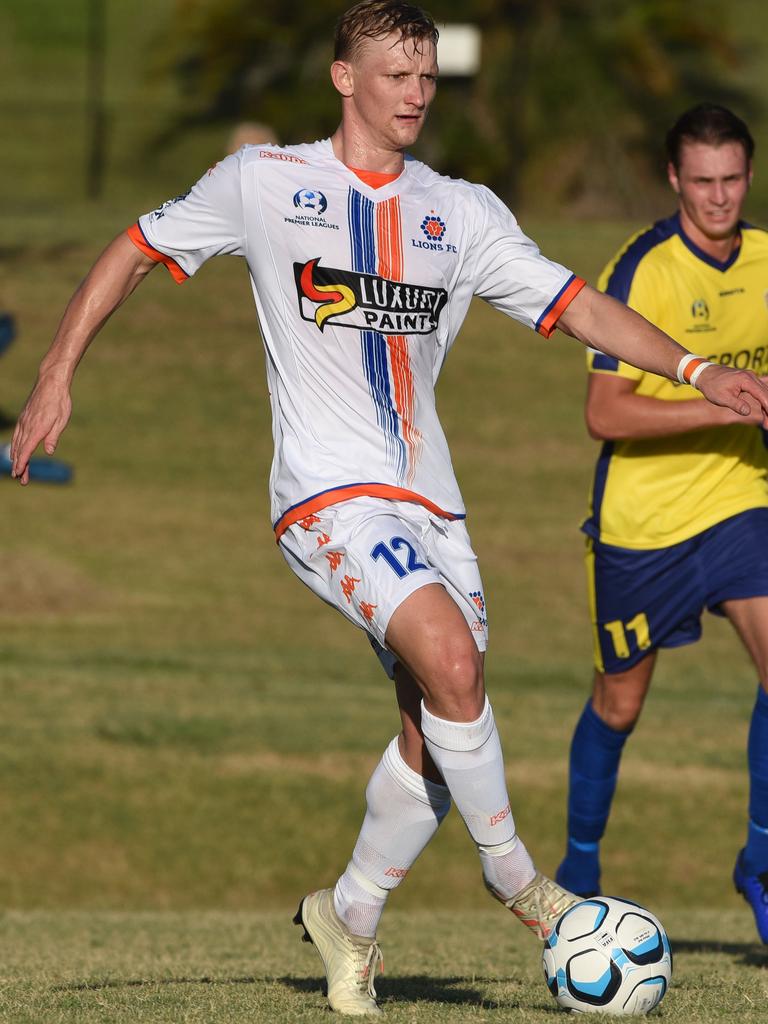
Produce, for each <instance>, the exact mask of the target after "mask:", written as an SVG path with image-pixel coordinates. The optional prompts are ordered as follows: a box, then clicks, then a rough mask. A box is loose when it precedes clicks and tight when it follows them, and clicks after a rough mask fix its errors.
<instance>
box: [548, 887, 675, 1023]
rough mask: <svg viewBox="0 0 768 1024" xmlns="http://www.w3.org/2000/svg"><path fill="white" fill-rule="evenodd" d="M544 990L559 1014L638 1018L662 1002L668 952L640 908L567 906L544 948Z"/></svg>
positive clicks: (602, 902) (594, 903)
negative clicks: (567, 1011) (545, 986)
mask: <svg viewBox="0 0 768 1024" xmlns="http://www.w3.org/2000/svg"><path fill="white" fill-rule="evenodd" d="M542 963H543V966H544V978H545V980H546V983H547V988H548V989H549V991H550V992H551V993H552V995H553V996H554V997H555V1000H556V1001H557V1002H558V1003H559V1005H560V1006H562V1007H563V1009H565V1010H574V1011H576V1012H579V1013H615V1014H624V1015H628V1016H629V1015H632V1016H640V1015H641V1014H645V1013H649V1012H650V1011H651V1010H652V1009H653V1008H654V1007H655V1006H658V1005H659V1003H660V1002H661V1000H662V999H663V998H664V993H665V992H666V991H667V986H668V985H669V982H670V979H671V977H672V952H671V950H670V948H669V940H668V939H667V933H666V932H665V931H664V928H663V927H662V925H661V922H660V921H659V920H658V919H657V918H655V917H654V916H653V914H652V913H650V911H648V910H645V908H644V907H639V906H638V905H637V904H636V903H630V902H629V900H621V899H617V898H616V897H613V896H595V897H594V898H592V899H589V900H583V901H582V902H581V903H577V904H576V905H575V906H573V907H571V908H570V909H569V910H566V912H565V913H564V914H563V915H562V916H561V917H560V918H559V919H558V921H557V924H556V925H555V927H554V928H553V930H552V931H551V932H550V935H549V938H548V939H547V941H546V942H545V943H544V953H543V956H542Z"/></svg>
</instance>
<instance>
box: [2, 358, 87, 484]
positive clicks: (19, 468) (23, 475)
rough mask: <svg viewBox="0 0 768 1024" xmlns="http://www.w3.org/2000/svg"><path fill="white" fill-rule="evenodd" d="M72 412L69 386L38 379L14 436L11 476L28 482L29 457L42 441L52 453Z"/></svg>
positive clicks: (54, 381)
mask: <svg viewBox="0 0 768 1024" xmlns="http://www.w3.org/2000/svg"><path fill="white" fill-rule="evenodd" d="M71 413H72V400H71V398H70V396H69V387H68V385H67V384H64V383H61V382H60V381H57V380H55V379H52V378H47V379H42V380H38V382H37V384H36V385H35V387H34V389H33V391H32V394H31V395H30V396H29V398H28V399H27V402H26V405H25V406H24V408H23V409H22V410H21V415H20V416H19V421H18V423H17V424H16V429H15V430H14V432H13V438H12V439H11V476H12V477H14V478H15V479H17V480H18V481H19V482H20V483H21V484H22V485H24V486H26V485H27V484H28V483H29V460H30V458H31V457H32V454H33V452H34V451H35V449H36V448H37V446H38V445H39V444H41V443H42V445H43V448H44V450H45V452H46V454H47V455H53V453H54V452H55V451H56V445H57V444H58V443H59V438H60V437H61V434H62V431H63V430H64V428H65V427H66V425H67V423H68V422H69V417H70V415H71Z"/></svg>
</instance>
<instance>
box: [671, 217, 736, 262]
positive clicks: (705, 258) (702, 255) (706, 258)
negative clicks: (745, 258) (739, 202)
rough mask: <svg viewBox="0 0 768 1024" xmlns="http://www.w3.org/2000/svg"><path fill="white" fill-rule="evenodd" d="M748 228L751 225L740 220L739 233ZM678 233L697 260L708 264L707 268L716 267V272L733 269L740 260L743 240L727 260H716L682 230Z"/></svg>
mask: <svg viewBox="0 0 768 1024" xmlns="http://www.w3.org/2000/svg"><path fill="white" fill-rule="evenodd" d="M746 227H749V225H748V224H746V223H745V222H744V221H741V220H740V221H739V231H743V230H744V228H746ZM678 233H679V235H680V238H681V239H682V242H683V245H684V246H685V247H686V249H688V251H689V252H692V253H693V255H694V256H696V258H697V259H700V260H701V261H702V263H706V264H707V266H710V267H714V268H715V270H723V271H725V270H728V268H729V267H732V266H733V264H734V263H735V262H736V260H737V259H738V258H739V253H740V252H741V239H739V245H737V246H736V247H735V248H734V250H733V252H732V253H731V255H730V256H729V257H728V259H727V260H716V259H715V257H714V256H710V255H709V254H708V253H706V252H704V250H703V249H700V248H699V247H698V245H696V243H695V242H693V241H692V240H691V239H690V238H689V237H688V235H686V233H685V232H684V231H683V229H682V228H679V232H678Z"/></svg>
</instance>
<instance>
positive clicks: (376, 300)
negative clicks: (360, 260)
mask: <svg viewBox="0 0 768 1024" xmlns="http://www.w3.org/2000/svg"><path fill="white" fill-rule="evenodd" d="M293 272H294V276H295V278H296V292H297V294H298V299H299V311H300V313H301V317H302V319H303V320H309V321H310V322H312V323H314V324H316V325H317V326H318V327H319V328H320V330H321V331H322V330H324V329H325V326H326V324H329V323H330V324H333V326H336V327H354V328H357V330H367V331H378V332H380V333H381V334H431V333H432V332H433V331H434V330H436V329H437V325H438V323H439V321H440V313H441V312H442V310H443V308H444V307H445V304H446V302H447V301H448V293H447V292H446V290H445V289H444V288H426V287H424V286H423V285H420V284H408V283H406V282H405V281H390V280H389V279H388V278H386V277H379V276H378V275H376V274H363V273H359V272H356V271H350V270H337V269H335V268H334V267H321V266H320V258H319V257H316V258H315V259H312V260H309V261H308V262H307V263H294V265H293Z"/></svg>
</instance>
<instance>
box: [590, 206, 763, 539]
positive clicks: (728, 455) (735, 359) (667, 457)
mask: <svg viewBox="0 0 768 1024" xmlns="http://www.w3.org/2000/svg"><path fill="white" fill-rule="evenodd" d="M598 288H600V289H601V290H602V291H605V292H607V293H608V294H609V295H613V296H614V297H615V298H617V299H619V300H621V301H622V302H625V303H626V304H627V305H628V306H631V307H632V308H633V309H635V310H637V311H638V313H642V315H643V316H644V317H646V319H648V320H650V321H652V322H653V323H654V324H657V325H658V326H659V327H660V328H661V329H662V330H664V331H666V332H667V334H670V335H671V336H672V337H673V338H674V339H675V340H676V341H679V342H680V344H681V345H685V347H686V348H688V349H690V350H691V351H692V352H695V353H696V354H697V355H700V356H706V358H707V359H709V360H711V361H712V362H716V363H722V364H724V365H728V366H735V367H738V368H739V369H750V370H754V372H755V373H758V374H768V232H766V231H762V230H760V229H758V228H754V227H751V226H750V225H748V224H744V223H742V224H741V225H740V244H739V246H738V247H737V248H735V249H734V251H733V253H732V254H731V256H730V257H729V259H728V260H726V261H725V262H724V263H721V262H719V261H718V260H716V259H713V258H712V257H711V256H709V255H707V254H706V253H705V252H703V251H702V250H701V249H699V248H698V246H696V245H695V244H694V243H693V242H692V241H691V239H690V238H688V237H687V236H686V235H685V233H684V232H683V230H682V227H681V225H680V218H679V215H677V214H675V215H674V216H673V217H669V218H667V219H665V220H660V221H657V222H656V223H655V224H654V225H653V226H652V227H650V228H648V229H646V230H643V231H640V232H638V233H637V234H636V235H634V236H633V237H632V238H630V239H629V241H628V242H627V243H626V245H625V246H624V248H623V249H621V250H620V252H619V253H618V254H617V256H616V257H615V258H614V259H613V260H612V261H611V262H610V263H609V264H608V266H607V267H606V268H605V270H604V271H603V273H602V274H601V276H600V279H599V281H598ZM587 361H588V368H589V371H590V372H591V373H607V374H612V375H614V376H619V377H624V378H626V379H629V380H633V381H636V382H637V387H636V394H639V395H647V396H650V397H652V398H657V399H660V400H661V401H664V402H679V401H686V400H689V399H698V400H700V401H705V399H704V398H703V396H702V395H701V394H700V393H699V392H698V391H695V390H694V389H693V388H691V387H689V386H688V385H687V384H683V385H681V384H678V383H677V382H676V381H675V382H673V381H670V380H667V379H666V378H664V377H659V376H657V375H656V374H654V373H646V372H644V371H643V370H638V369H636V368H635V367H634V366H628V365H627V364H626V363H622V362H620V361H619V360H617V359H614V358H612V357H610V356H606V355H604V354H603V353H601V352H596V351H594V350H592V349H590V350H589V351H588V354H587ZM767 477H768V435H766V433H765V432H764V431H763V430H762V429H761V428H759V427H755V426H750V425H744V426H742V425H740V424H734V425H733V426H722V427H711V428H708V429H705V430H695V431H690V432H688V433H685V434H675V435H672V436H668V437H660V438H656V437H654V438H642V439H638V440H626V441H624V440H622V441H607V442H605V443H604V444H603V447H602V451H601V453H600V456H599V458H598V461H597V467H596V471H595V477H594V482H593V486H592V495H591V502H590V514H589V517H588V518H587V520H586V521H585V522H584V524H583V526H582V529H583V530H584V532H585V533H587V534H589V535H590V536H591V537H594V538H595V539H597V540H600V541H602V542H603V543H606V544H614V545H618V546H620V547H625V548H637V549H651V548H663V547H668V546H669V545H671V544H677V543H679V542H680V541H683V540H687V539H688V538H689V537H693V536H695V535H696V534H697V533H701V532H702V530H706V529H708V528H709V527H710V526H714V525H715V523H719V522H722V521H723V520H724V519H727V518H729V517H730V516H733V515H736V514H737V513H739V512H744V511H746V510H747V509H750V508H759V507H763V506H768V480H767Z"/></svg>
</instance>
